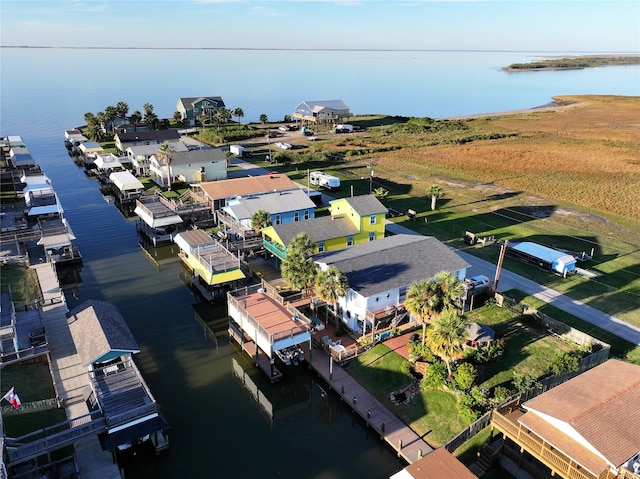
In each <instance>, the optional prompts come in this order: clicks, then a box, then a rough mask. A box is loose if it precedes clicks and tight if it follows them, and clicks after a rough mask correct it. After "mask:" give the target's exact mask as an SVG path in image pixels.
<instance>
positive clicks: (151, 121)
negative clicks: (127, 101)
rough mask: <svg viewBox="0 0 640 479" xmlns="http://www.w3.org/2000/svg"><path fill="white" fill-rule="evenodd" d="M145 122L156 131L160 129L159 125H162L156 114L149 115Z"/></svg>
mask: <svg viewBox="0 0 640 479" xmlns="http://www.w3.org/2000/svg"><path fill="white" fill-rule="evenodd" d="M144 121H145V123H146V124H147V125H149V126H150V127H151V128H153V129H154V130H157V129H158V124H159V123H160V121H159V120H158V115H156V114H155V113H154V112H150V113H147V114H146V115H145V117H144Z"/></svg>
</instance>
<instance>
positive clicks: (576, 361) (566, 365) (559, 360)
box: [549, 351, 582, 374]
mask: <svg viewBox="0 0 640 479" xmlns="http://www.w3.org/2000/svg"><path fill="white" fill-rule="evenodd" d="M581 356H582V355H581V353H580V352H578V351H572V352H571V353H567V352H557V353H556V355H555V356H554V358H553V361H552V362H551V366H550V368H549V369H550V370H551V372H552V373H554V374H560V373H563V372H565V371H574V372H575V371H577V370H578V367H579V366H580V358H581Z"/></svg>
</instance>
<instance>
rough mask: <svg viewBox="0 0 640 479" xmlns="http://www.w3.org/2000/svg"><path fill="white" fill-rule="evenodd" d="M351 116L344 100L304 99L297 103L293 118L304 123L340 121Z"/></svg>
mask: <svg viewBox="0 0 640 479" xmlns="http://www.w3.org/2000/svg"><path fill="white" fill-rule="evenodd" d="M350 116H351V112H350V111H349V107H348V106H347V105H345V103H344V102H343V101H342V100H324V101H302V102H300V103H298V104H297V105H296V108H295V110H294V112H293V118H295V119H296V120H301V121H302V123H305V122H306V123H339V122H341V121H342V120H348V118H349V117H350Z"/></svg>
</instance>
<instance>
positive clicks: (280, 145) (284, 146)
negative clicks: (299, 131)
mask: <svg viewBox="0 0 640 479" xmlns="http://www.w3.org/2000/svg"><path fill="white" fill-rule="evenodd" d="M276 146H277V147H278V148H281V149H283V150H290V149H291V148H292V147H291V145H290V144H289V143H284V142H282V141H278V142H277V143H276Z"/></svg>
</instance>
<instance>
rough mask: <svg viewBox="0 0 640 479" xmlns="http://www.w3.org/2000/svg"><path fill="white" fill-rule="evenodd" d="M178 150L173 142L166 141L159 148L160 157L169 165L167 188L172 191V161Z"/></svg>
mask: <svg viewBox="0 0 640 479" xmlns="http://www.w3.org/2000/svg"><path fill="white" fill-rule="evenodd" d="M175 152H176V150H175V149H174V148H173V146H172V145H171V143H169V142H165V143H163V144H162V145H161V146H160V148H158V159H160V161H162V162H163V163H164V164H165V165H166V166H167V189H168V190H169V191H171V176H172V175H171V162H172V161H173V155H174V153H175Z"/></svg>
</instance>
